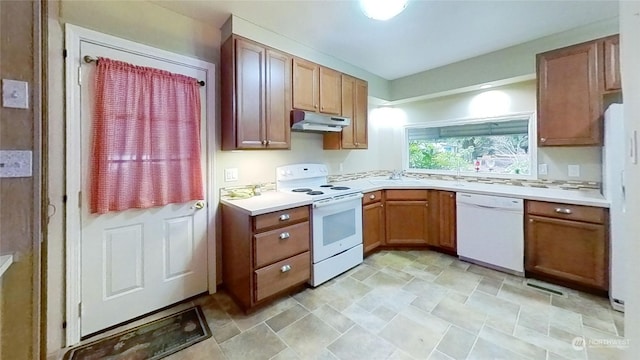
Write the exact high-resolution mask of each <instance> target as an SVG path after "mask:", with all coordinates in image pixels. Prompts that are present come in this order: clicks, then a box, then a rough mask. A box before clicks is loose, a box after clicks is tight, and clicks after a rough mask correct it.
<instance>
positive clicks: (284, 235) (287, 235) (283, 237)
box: [280, 232, 291, 240]
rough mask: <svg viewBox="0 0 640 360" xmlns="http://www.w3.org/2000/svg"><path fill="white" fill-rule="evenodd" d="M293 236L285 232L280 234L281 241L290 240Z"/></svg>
mask: <svg viewBox="0 0 640 360" xmlns="http://www.w3.org/2000/svg"><path fill="white" fill-rule="evenodd" d="M290 236H291V235H289V233H288V232H283V233H282V234H280V240H284V239H288V238H289V237H290Z"/></svg>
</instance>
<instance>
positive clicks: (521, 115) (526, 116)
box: [402, 112, 538, 180]
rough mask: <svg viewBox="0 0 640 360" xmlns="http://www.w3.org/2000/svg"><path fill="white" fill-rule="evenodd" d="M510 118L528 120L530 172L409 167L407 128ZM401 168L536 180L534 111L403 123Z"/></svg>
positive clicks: (426, 171)
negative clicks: (479, 171)
mask: <svg viewBox="0 0 640 360" xmlns="http://www.w3.org/2000/svg"><path fill="white" fill-rule="evenodd" d="M511 120H528V121H529V123H528V128H529V131H528V133H529V158H530V161H531V171H530V174H528V175H526V174H497V173H487V172H481V173H478V172H472V171H457V170H436V169H413V168H410V167H409V129H413V128H433V127H445V126H456V125H468V124H481V123H487V122H505V121H511ZM402 168H403V170H405V171H407V172H413V173H423V174H433V175H450V176H457V175H460V176H468V177H484V178H497V179H521V180H537V179H538V127H537V117H536V113H535V112H518V113H510V114H506V115H500V116H493V117H482V118H458V119H450V120H437V121H424V122H420V123H413V124H409V125H405V126H404V127H403V132H402Z"/></svg>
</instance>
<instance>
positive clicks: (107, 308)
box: [71, 41, 211, 336]
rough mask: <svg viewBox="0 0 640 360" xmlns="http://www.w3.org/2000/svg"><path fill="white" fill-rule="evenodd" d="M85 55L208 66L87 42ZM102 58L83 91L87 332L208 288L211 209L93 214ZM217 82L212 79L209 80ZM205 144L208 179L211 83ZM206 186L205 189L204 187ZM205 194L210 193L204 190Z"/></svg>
mask: <svg viewBox="0 0 640 360" xmlns="http://www.w3.org/2000/svg"><path fill="white" fill-rule="evenodd" d="M80 53H81V56H80V58H82V56H85V55H90V56H94V57H108V58H111V59H115V60H120V61H126V62H129V63H133V64H136V65H141V66H149V67H154V68H159V69H162V70H167V71H170V72H173V73H180V74H184V75H187V76H191V77H194V78H198V79H203V78H205V77H206V72H205V71H204V70H198V69H194V68H191V67H186V66H180V65H176V64H175V63H170V62H166V61H163V60H161V59H159V58H153V59H152V58H149V57H145V56H143V55H140V54H132V53H128V52H125V51H121V50H117V49H114V48H107V47H104V46H100V45H96V44H94V43H90V42H87V41H82V42H81V44H80ZM94 74H95V64H84V63H83V64H82V78H81V83H82V85H81V89H80V101H79V105H78V106H80V111H79V113H80V114H81V116H80V119H79V120H80V121H79V122H78V124H79V126H80V127H81V131H80V140H79V142H71V144H74V143H78V144H79V145H78V148H77V151H78V153H79V154H80V155H79V157H80V164H79V166H78V169H81V171H79V175H78V177H79V178H80V184H81V185H80V186H81V188H80V189H78V191H81V199H80V200H81V201H80V204H79V205H80V217H81V219H80V220H81V232H80V234H79V236H80V238H81V239H80V243H81V252H80V258H81V260H80V269H81V271H80V272H81V276H80V278H81V294H80V297H81V301H82V306H81V308H82V311H81V319H80V326H81V331H80V332H81V335H82V336H85V335H88V334H91V333H94V332H96V331H100V330H102V329H104V328H107V327H110V326H113V325H116V324H119V323H122V322H124V321H127V320H130V319H132V318H135V317H138V316H142V315H144V314H146V313H149V312H152V311H154V310H156V309H160V308H163V307H166V306H169V305H171V304H174V303H176V302H179V301H182V300H184V299H186V298H189V297H191V296H194V295H197V294H200V293H203V292H205V291H206V290H207V288H208V286H207V252H208V251H207V211H208V210H207V207H204V208H202V209H198V208H197V207H196V206H194V204H193V203H192V202H189V203H182V204H170V205H166V206H162V207H154V208H151V209H131V210H126V211H120V212H109V213H107V214H103V215H96V214H90V213H89V212H88V210H89V209H88V203H89V202H88V194H89V186H90V184H89V182H88V179H89V176H88V175H89V169H90V168H91V160H92V159H91V155H90V148H91V135H92V129H91V124H92V116H93V109H94V106H93V105H94V102H93V98H94V94H95V88H94V81H93V79H94V76H95V75H94ZM207 86H211V84H207ZM201 99H202V101H201V103H202V109H201V111H202V112H201V119H202V122H201V125H200V126H201V132H200V139H199V140H200V144H202V149H201V159H202V174H203V177H205V179H203V183H204V184H206V183H207V181H206V174H207V173H208V171H207V165H206V164H207V152H206V134H207V121H206V119H207V116H206V114H207V113H206V106H207V101H205V99H206V89H205V88H204V87H203V88H202V89H201ZM205 191H206V188H205ZM205 196H206V195H205Z"/></svg>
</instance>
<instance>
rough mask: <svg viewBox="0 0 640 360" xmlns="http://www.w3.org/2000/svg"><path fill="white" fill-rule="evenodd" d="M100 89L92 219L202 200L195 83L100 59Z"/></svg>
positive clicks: (94, 154) (95, 118)
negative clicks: (136, 209)
mask: <svg viewBox="0 0 640 360" xmlns="http://www.w3.org/2000/svg"><path fill="white" fill-rule="evenodd" d="M95 85H96V86H95V87H96V102H95V112H94V117H93V144H92V150H91V151H92V159H91V170H90V171H91V175H90V181H91V185H90V192H91V196H90V211H91V213H98V214H104V213H107V212H109V211H122V210H127V209H132V208H139V209H143V208H150V207H154V206H161V205H167V204H171V203H183V202H187V201H190V200H199V199H203V186H202V169H201V168H200V85H199V84H198V82H197V80H196V79H193V78H191V77H188V76H184V75H178V74H172V73H170V72H167V71H163V70H158V69H153V68H148V67H142V66H135V65H131V64H127V63H124V62H121V61H115V60H110V59H106V58H100V59H98V64H97V72H96V78H95Z"/></svg>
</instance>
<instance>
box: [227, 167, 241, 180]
mask: <svg viewBox="0 0 640 360" xmlns="http://www.w3.org/2000/svg"><path fill="white" fill-rule="evenodd" d="M224 181H226V182H230V181H238V168H229V169H224Z"/></svg>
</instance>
